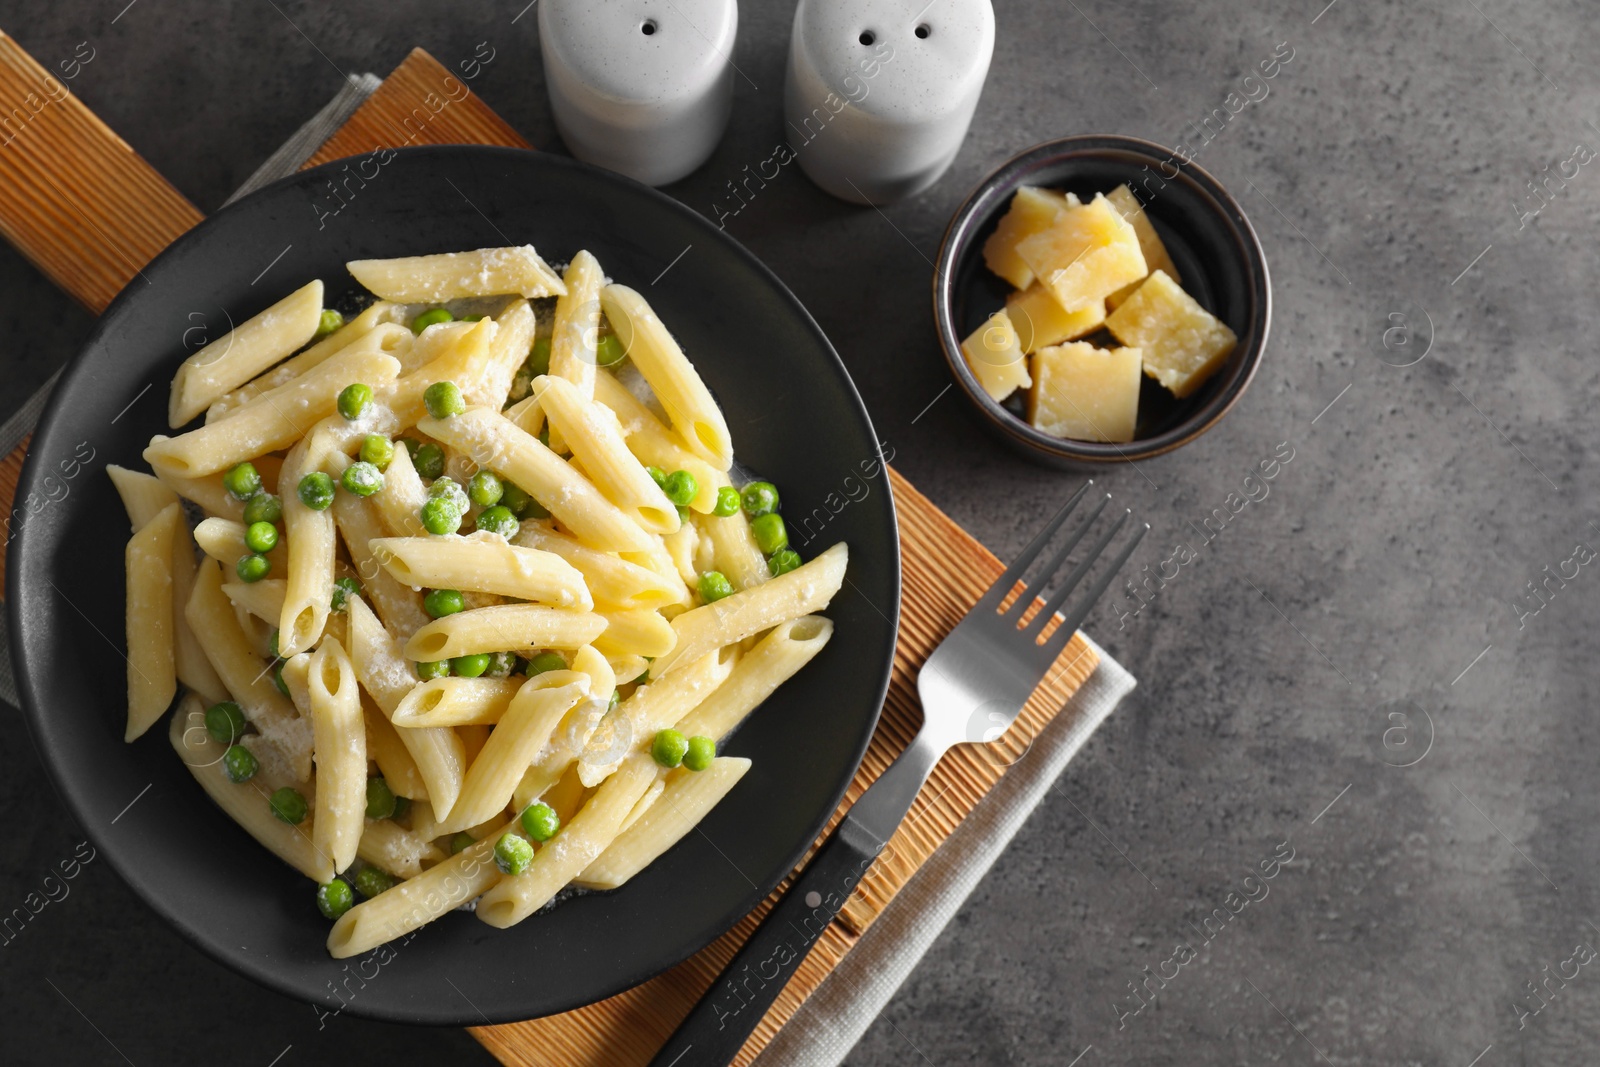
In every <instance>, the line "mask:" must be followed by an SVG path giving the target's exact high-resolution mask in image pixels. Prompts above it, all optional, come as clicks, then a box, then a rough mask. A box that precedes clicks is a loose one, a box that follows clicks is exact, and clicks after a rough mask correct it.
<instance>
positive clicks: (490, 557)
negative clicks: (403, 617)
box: [370, 532, 594, 611]
mask: <svg viewBox="0 0 1600 1067" xmlns="http://www.w3.org/2000/svg"><path fill="white" fill-rule="evenodd" d="M370 547H371V554H372V556H373V557H374V558H375V559H376V560H377V561H378V562H380V563H381V564H382V566H383V569H384V570H385V571H387V572H388V573H389V574H390V575H391V576H392V577H393V578H394V579H395V580H396V581H397V582H399V583H401V584H402V585H406V586H410V587H411V588H414V589H415V588H419V587H427V588H430V589H458V590H461V591H463V592H473V593H496V594H499V595H500V596H507V597H515V598H517V599H519V600H537V601H539V602H541V603H544V604H550V605H552V606H555V607H563V608H581V609H583V610H584V611H587V610H589V609H590V608H592V607H594V600H593V598H591V597H590V596H589V588H588V586H586V585H585V584H584V581H583V573H582V572H581V571H579V570H578V569H577V568H576V567H574V566H573V565H572V564H570V563H568V562H567V561H566V560H564V559H562V558H561V557H560V556H559V555H557V554H555V553H553V552H545V551H541V550H540V549H537V548H523V547H522V546H520V545H512V544H507V543H506V540H505V538H503V537H500V536H498V535H496V534H491V533H484V532H479V533H474V534H469V535H468V536H466V537H382V538H376V539H374V540H373V541H372V542H371V546H370Z"/></svg>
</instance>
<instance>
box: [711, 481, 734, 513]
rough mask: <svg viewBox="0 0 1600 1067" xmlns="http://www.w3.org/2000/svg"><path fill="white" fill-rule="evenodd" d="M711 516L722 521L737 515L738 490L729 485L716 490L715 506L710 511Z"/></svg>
mask: <svg viewBox="0 0 1600 1067" xmlns="http://www.w3.org/2000/svg"><path fill="white" fill-rule="evenodd" d="M711 514H713V515H716V516H717V517H719V518H723V519H726V518H727V517H728V516H730V515H737V514H739V490H737V489H735V488H734V487H733V486H731V485H725V486H723V487H722V488H721V489H718V490H717V506H716V507H714V508H712V509H711Z"/></svg>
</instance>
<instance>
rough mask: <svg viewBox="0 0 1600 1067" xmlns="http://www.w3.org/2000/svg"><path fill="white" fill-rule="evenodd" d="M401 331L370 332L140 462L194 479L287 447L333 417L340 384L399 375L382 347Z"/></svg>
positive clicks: (157, 446) (165, 442)
mask: <svg viewBox="0 0 1600 1067" xmlns="http://www.w3.org/2000/svg"><path fill="white" fill-rule="evenodd" d="M405 332H406V331H405V329H404V327H400V326H383V327H381V328H379V329H377V330H374V331H372V332H371V333H369V334H368V335H367V336H366V337H363V338H362V339H361V340H359V341H357V342H356V343H355V344H352V345H350V346H349V347H348V348H345V349H343V350H342V351H340V352H337V353H335V354H334V355H333V356H332V357H331V358H330V359H328V360H327V362H325V363H323V364H321V365H320V366H318V367H316V368H314V369H312V370H310V371H308V372H307V373H305V374H303V375H301V376H300V377H299V378H296V379H294V380H293V381H291V382H288V383H287V384H285V385H280V386H279V387H278V388H276V389H270V390H268V391H267V392H265V393H262V394H261V395H260V396H258V397H256V398H255V399H254V400H252V401H250V402H249V403H248V404H243V405H241V406H240V407H239V408H237V409H236V410H234V411H233V412H232V413H231V414H229V415H228V416H227V417H226V418H223V419H218V420H217V421H216V422H213V423H208V424H207V425H205V426H201V427H200V428H199V429H195V430H190V431H189V432H188V433H184V434H179V435H178V436H177V437H168V438H164V439H162V440H159V441H157V442H156V443H154V444H152V445H151V446H150V447H149V448H146V449H145V450H144V459H145V462H146V463H149V464H150V466H151V467H154V468H155V469H156V470H157V471H161V470H169V471H172V472H173V473H175V474H180V475H183V476H185V477H195V476H197V475H202V474H212V473H214V472H216V471H220V470H224V469H226V468H228V467H231V466H233V465H234V464H235V463H240V462H242V461H244V460H247V459H252V458H254V457H256V456H260V455H263V454H265V453H267V452H272V451H275V450H276V449H280V448H287V447H288V446H289V445H292V444H293V443H294V442H296V441H298V440H300V439H301V438H302V437H303V436H305V434H306V433H307V432H308V431H309V429H310V428H311V426H312V424H313V423H316V422H318V421H319V420H321V419H324V418H326V417H327V416H329V415H331V414H333V411H334V404H335V402H336V401H337V400H338V396H339V391H340V390H341V389H343V388H344V387H345V386H346V385H349V384H350V383H351V382H366V383H368V384H370V385H379V384H382V383H383V382H387V381H390V380H392V379H393V378H394V377H395V375H396V374H398V373H399V371H400V364H399V363H398V362H397V361H396V360H395V358H394V357H393V356H391V355H389V353H388V352H387V351H386V350H385V343H386V342H388V341H393V342H394V343H395V344H398V343H399V338H400V337H402V336H403V335H404V334H405ZM390 347H393V345H391V346H390Z"/></svg>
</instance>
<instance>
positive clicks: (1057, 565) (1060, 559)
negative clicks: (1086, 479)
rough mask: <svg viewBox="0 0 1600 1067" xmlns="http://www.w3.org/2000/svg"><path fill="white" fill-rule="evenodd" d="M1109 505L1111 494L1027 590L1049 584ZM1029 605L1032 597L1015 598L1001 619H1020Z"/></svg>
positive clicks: (1041, 587) (1042, 587)
mask: <svg viewBox="0 0 1600 1067" xmlns="http://www.w3.org/2000/svg"><path fill="white" fill-rule="evenodd" d="M1109 503H1111V494H1110V493H1107V494H1106V495H1105V497H1104V499H1102V500H1101V501H1100V503H1099V504H1097V505H1095V509H1094V510H1093V511H1091V512H1090V513H1089V517H1088V518H1087V519H1084V520H1083V524H1082V525H1081V526H1079V527H1078V529H1077V530H1076V531H1075V532H1074V533H1073V534H1072V536H1070V537H1068V538H1067V540H1066V542H1065V543H1064V544H1062V546H1061V548H1060V549H1059V550H1057V552H1056V554H1055V555H1054V556H1051V557H1050V562H1048V563H1046V564H1045V565H1044V569H1043V570H1041V571H1040V572H1039V573H1038V574H1036V575H1035V576H1034V580H1033V581H1032V582H1030V583H1028V588H1029V589H1040V590H1042V589H1044V587H1045V586H1047V585H1049V584H1050V579H1051V578H1054V577H1055V575H1056V571H1059V570H1060V569H1061V565H1062V564H1063V563H1065V562H1066V561H1067V556H1069V555H1071V553H1072V550H1073V549H1074V548H1077V547H1078V542H1080V541H1082V540H1083V538H1084V535H1085V534H1087V533H1088V532H1089V527H1091V526H1093V525H1094V521H1095V520H1096V519H1098V518H1099V517H1100V513H1101V512H1102V511H1104V510H1105V509H1106V505H1107V504H1109ZM1031 603H1033V597H1031V596H1026V595H1023V596H1019V597H1017V601H1016V603H1014V604H1012V605H1011V609H1010V610H1009V611H1007V612H1006V613H1005V616H1003V617H1006V618H1010V617H1012V616H1016V617H1019V618H1020V617H1021V615H1022V613H1023V612H1024V611H1026V610H1027V608H1028V605H1029V604H1031Z"/></svg>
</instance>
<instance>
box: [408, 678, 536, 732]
mask: <svg viewBox="0 0 1600 1067" xmlns="http://www.w3.org/2000/svg"><path fill="white" fill-rule="evenodd" d="M523 681H524V679H522V678H434V679H433V680H431V681H427V682H423V683H422V684H421V685H419V686H417V687H416V688H415V689H413V690H411V692H409V693H407V694H406V695H405V699H404V700H402V701H400V706H399V707H397V708H395V709H394V718H393V720H392V721H393V723H394V725H396V726H401V727H416V726H493V725H494V724H495V723H497V722H499V721H500V719H501V717H502V716H504V715H505V712H506V708H507V706H509V705H510V703H511V698H512V697H514V696H516V694H517V689H518V688H520V687H521V685H522V683H523Z"/></svg>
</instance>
